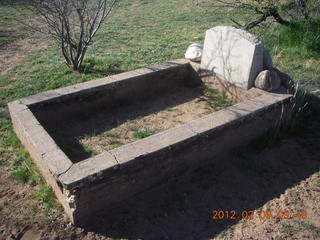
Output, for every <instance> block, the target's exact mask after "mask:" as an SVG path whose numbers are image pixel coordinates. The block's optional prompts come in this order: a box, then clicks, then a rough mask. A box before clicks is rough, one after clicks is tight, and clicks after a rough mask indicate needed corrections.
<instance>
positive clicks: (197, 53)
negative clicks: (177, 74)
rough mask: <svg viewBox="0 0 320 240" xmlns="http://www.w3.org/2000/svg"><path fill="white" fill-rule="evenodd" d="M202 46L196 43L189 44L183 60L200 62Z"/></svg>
mask: <svg viewBox="0 0 320 240" xmlns="http://www.w3.org/2000/svg"><path fill="white" fill-rule="evenodd" d="M202 50H203V46H202V45H201V44H198V43H193V44H191V45H190V46H189V47H188V48H187V51H186V53H185V55H184V56H185V58H186V59H189V60H191V61H194V62H200V60H201V56H202Z"/></svg>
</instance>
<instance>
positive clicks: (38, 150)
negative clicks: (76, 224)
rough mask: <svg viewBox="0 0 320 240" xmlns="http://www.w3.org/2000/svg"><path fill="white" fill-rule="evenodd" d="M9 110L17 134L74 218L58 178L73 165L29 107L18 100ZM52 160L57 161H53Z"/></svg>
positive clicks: (12, 103) (68, 212)
mask: <svg viewBox="0 0 320 240" xmlns="http://www.w3.org/2000/svg"><path fill="white" fill-rule="evenodd" d="M8 108H9V112H10V116H11V119H12V124H13V129H14V131H15V133H16V134H17V136H18V137H19V139H20V141H21V142H22V144H23V145H24V146H25V148H26V149H27V150H28V152H29V154H30V155H31V157H32V159H33V160H34V162H35V164H36V165H37V166H38V168H39V169H40V171H41V172H42V174H43V176H44V178H45V179H46V181H47V183H49V184H50V185H51V187H52V188H53V190H54V192H55V194H56V196H57V198H58V199H59V201H60V202H61V204H62V205H63V207H64V209H65V210H66V213H67V214H68V215H69V216H72V212H71V210H70V204H69V202H68V194H67V193H64V191H63V189H62V186H61V184H60V182H59V180H58V177H59V176H60V175H61V174H62V173H64V172H66V171H67V170H68V169H69V168H70V167H71V166H72V164H73V163H72V162H71V161H70V160H69V159H68V158H67V156H66V155H65V154H64V153H63V152H62V151H61V150H60V148H59V147H58V146H57V145H56V144H55V142H54V141H53V139H52V138H51V137H50V136H49V135H48V133H47V132H46V131H45V129H44V128H43V127H42V126H41V125H40V123H39V122H38V121H37V119H36V118H35V117H34V116H33V114H32V112H31V111H30V110H29V108H28V106H26V105H25V104H23V103H22V102H21V101H19V100H16V101H13V102H10V103H8ZM52 158H54V160H55V161H52V160H53V159H52Z"/></svg>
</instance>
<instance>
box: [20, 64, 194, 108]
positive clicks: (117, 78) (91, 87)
mask: <svg viewBox="0 0 320 240" xmlns="http://www.w3.org/2000/svg"><path fill="white" fill-rule="evenodd" d="M188 64H189V60H186V59H176V60H172V61H167V62H165V63H162V64H156V65H152V66H148V67H144V68H140V69H136V70H133V71H129V72H124V73H120V74H116V75H112V76H108V77H104V78H99V79H95V80H91V81H87V82H83V83H78V84H75V85H71V86H67V87H63V88H58V89H55V90H49V91H46V92H41V93H38V94H35V95H32V96H28V97H25V98H21V99H19V101H20V103H22V104H25V105H26V106H28V107H31V106H33V105H37V104H39V103H43V102H50V101H53V102H54V101H58V100H59V98H63V97H66V96H71V95H72V96H74V95H83V94H85V93H86V92H94V91H96V90H99V89H100V88H103V87H104V86H106V85H109V84H112V83H116V82H118V83H119V82H121V81H127V80H128V79H131V78H135V77H141V76H144V75H148V74H156V73H157V72H159V71H163V70H166V69H174V68H175V67H177V68H180V67H181V66H182V65H188Z"/></svg>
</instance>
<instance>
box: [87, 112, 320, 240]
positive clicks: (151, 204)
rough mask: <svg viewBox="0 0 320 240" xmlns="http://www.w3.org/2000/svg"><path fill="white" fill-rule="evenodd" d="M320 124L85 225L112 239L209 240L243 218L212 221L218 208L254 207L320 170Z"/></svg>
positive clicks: (177, 179)
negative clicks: (213, 214) (299, 134)
mask: <svg viewBox="0 0 320 240" xmlns="http://www.w3.org/2000/svg"><path fill="white" fill-rule="evenodd" d="M318 122H319V117H318V119H315V120H314V121H312V123H308V126H307V129H306V131H305V132H304V133H303V135H301V136H295V137H291V138H288V139H286V140H282V141H280V142H278V143H275V144H274V145H273V146H272V147H271V148H270V149H264V150H263V151H260V152H259V153H257V152H254V150H253V149H252V150H251V151H250V152H241V151H240V153H241V154H235V155H233V156H232V157H230V156H229V157H228V158H224V159H212V164H211V165H210V166H204V167H202V168H199V169H196V170H194V169H190V171H189V172H188V173H182V174H181V175H179V176H172V177H171V178H170V179H167V181H166V182H164V183H163V185H162V186H158V187H157V188H153V189H150V190H148V191H146V192H144V193H141V194H139V195H137V196H135V197H133V198H131V199H130V200H128V201H126V202H124V203H121V204H118V205H115V206H113V207H112V209H111V210H109V211H107V212H104V213H99V214H97V215H95V217H94V219H92V220H90V224H87V225H85V226H84V228H85V230H86V231H90V232H95V233H99V234H102V235H103V236H105V237H111V238H112V239H197V240H202V239H203V240H205V239H210V238H212V237H214V236H216V235H217V234H219V233H221V232H222V231H224V230H226V229H228V228H229V227H231V226H232V225H234V224H236V223H237V222H238V221H239V220H211V219H210V218H211V217H212V214H211V212H212V211H213V210H224V211H226V210H229V211H231V210H236V211H238V212H239V213H240V212H241V211H249V210H255V209H257V208H259V207H261V206H263V205H264V204H265V203H266V202H268V201H269V200H271V199H274V198H277V197H279V196H280V195H281V194H282V193H284V192H285V190H286V189H288V188H290V187H292V186H294V185H296V184H298V183H299V182H301V181H302V180H304V179H306V178H308V177H309V176H310V175H311V174H313V173H315V172H318V171H319V170H320V151H319V149H318V147H319V146H320V125H319V124H318ZM146 181H148V179H146Z"/></svg>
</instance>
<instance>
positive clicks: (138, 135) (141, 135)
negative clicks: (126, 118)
mask: <svg viewBox="0 0 320 240" xmlns="http://www.w3.org/2000/svg"><path fill="white" fill-rule="evenodd" d="M154 133H155V131H153V130H137V131H135V132H134V133H133V137H134V138H137V139H142V138H146V137H149V136H151V135H153V134H154Z"/></svg>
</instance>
